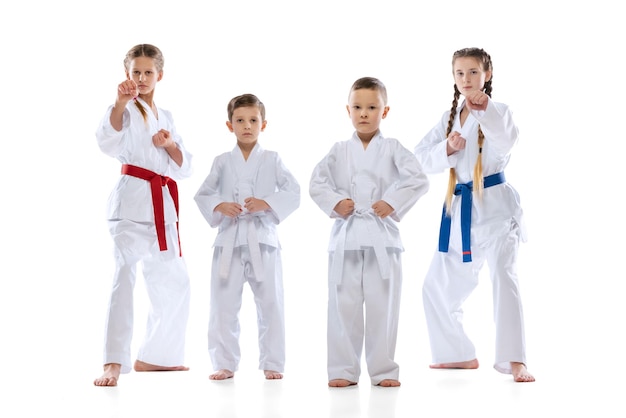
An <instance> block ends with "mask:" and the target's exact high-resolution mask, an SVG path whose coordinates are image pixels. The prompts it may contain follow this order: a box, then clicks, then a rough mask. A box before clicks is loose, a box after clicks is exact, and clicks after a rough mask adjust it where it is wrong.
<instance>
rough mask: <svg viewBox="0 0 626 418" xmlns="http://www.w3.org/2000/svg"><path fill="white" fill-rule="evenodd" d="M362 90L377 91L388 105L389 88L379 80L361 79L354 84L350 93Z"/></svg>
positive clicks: (371, 78) (372, 78)
mask: <svg viewBox="0 0 626 418" xmlns="http://www.w3.org/2000/svg"><path fill="white" fill-rule="evenodd" d="M360 89H368V90H376V91H378V92H379V93H380V95H381V96H382V98H383V103H385V105H386V104H387V87H385V85H384V84H383V82H382V81H380V80H379V79H377V78H374V77H362V78H359V79H358V80H357V81H355V82H354V83H353V84H352V87H351V88H350V93H352V92H353V91H355V90H360Z"/></svg>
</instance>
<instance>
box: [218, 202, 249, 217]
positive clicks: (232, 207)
mask: <svg viewBox="0 0 626 418" xmlns="http://www.w3.org/2000/svg"><path fill="white" fill-rule="evenodd" d="M213 212H219V213H221V214H222V215H224V216H228V217H229V218H235V217H237V216H239V214H240V213H241V212H242V209H241V205H240V204H239V203H235V202H222V203H220V204H219V205H217V206H216V207H215V209H213Z"/></svg>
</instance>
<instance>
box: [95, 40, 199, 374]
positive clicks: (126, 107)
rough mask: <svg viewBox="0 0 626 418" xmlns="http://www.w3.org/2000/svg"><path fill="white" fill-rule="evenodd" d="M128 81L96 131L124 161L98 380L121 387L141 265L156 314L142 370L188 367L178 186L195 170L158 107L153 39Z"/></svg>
mask: <svg viewBox="0 0 626 418" xmlns="http://www.w3.org/2000/svg"><path fill="white" fill-rule="evenodd" d="M124 66H125V68H126V77H127V79H126V80H125V81H123V82H122V83H120V84H119V85H118V88H117V99H116V101H115V104H114V105H112V106H110V107H109V109H108V110H107V112H106V114H105V116H104V118H103V119H102V122H101V123H100V126H99V128H98V130H97V132H96V139H97V141H98V145H99V146H100V149H101V150H102V151H103V152H104V153H105V154H107V155H109V156H111V157H114V158H117V159H118V160H119V161H120V162H121V163H122V176H121V177H120V179H119V181H118V183H117V186H116V187H115V189H114V190H113V192H112V193H111V195H110V197H109V207H108V212H107V213H108V223H109V230H110V232H111V236H112V238H113V242H114V246H115V247H114V255H115V261H116V269H115V277H114V281H113V286H112V291H111V300H110V304H109V311H108V315H107V319H106V330H105V348H104V373H103V374H102V376H101V377H99V378H97V379H96V380H95V381H94V384H95V385H96V386H116V385H117V380H118V378H119V375H120V373H128V372H129V371H130V370H131V360H130V357H131V355H130V346H131V339H132V333H133V320H134V317H133V289H134V286H135V273H136V265H137V263H139V262H141V263H142V271H143V276H144V278H145V283H146V289H147V291H148V296H149V297H150V304H151V309H150V315H149V317H148V325H147V329H146V336H145V340H144V342H143V344H142V346H141V349H140V351H139V354H138V355H137V360H136V361H135V364H134V368H135V370H136V371H169V370H187V367H185V366H183V365H182V364H183V359H184V351H185V333H186V327H187V317H188V314H189V277H188V274H187V267H186V265H185V262H184V259H183V258H182V254H181V251H180V243H179V238H178V188H177V185H176V182H175V181H174V178H176V179H182V178H186V177H189V176H190V175H191V154H189V153H188V152H187V151H186V150H185V148H184V147H183V143H182V139H181V138H180V136H179V135H178V134H177V133H176V129H175V127H174V122H173V119H172V114H171V113H170V112H168V111H166V110H163V109H160V108H157V107H156V105H155V104H154V102H153V98H154V88H155V86H156V83H157V82H158V81H160V80H161V78H162V76H163V55H162V54H161V51H160V50H159V49H158V48H157V47H155V46H153V45H148V44H142V45H137V46H135V47H133V48H132V49H131V50H130V51H129V52H128V54H127V55H126V59H125V60H124Z"/></svg>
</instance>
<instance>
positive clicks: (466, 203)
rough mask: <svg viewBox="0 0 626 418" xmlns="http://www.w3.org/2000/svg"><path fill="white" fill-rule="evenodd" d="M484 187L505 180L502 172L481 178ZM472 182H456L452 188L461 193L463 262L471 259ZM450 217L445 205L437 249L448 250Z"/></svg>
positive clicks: (456, 192)
mask: <svg viewBox="0 0 626 418" xmlns="http://www.w3.org/2000/svg"><path fill="white" fill-rule="evenodd" d="M483 181H484V183H483V184H484V186H483V187H484V188H485V189H486V188H487V187H491V186H495V185H496V184H501V183H504V182H505V181H506V179H505V178H504V173H503V172H500V173H496V174H492V175H490V176H487V177H485V178H484V179H483ZM473 183H474V182H472V181H470V182H469V183H465V184H457V185H456V187H455V188H454V194H455V195H456V196H458V195H461V240H462V241H463V262H464V263H467V262H470V261H472V250H471V246H470V229H471V226H472V186H473V185H474V184H473ZM451 222H452V218H451V217H450V216H448V214H447V213H446V207H445V205H444V207H443V214H442V215H441V227H440V229H439V251H441V252H443V253H447V252H448V246H449V245H450V224H451Z"/></svg>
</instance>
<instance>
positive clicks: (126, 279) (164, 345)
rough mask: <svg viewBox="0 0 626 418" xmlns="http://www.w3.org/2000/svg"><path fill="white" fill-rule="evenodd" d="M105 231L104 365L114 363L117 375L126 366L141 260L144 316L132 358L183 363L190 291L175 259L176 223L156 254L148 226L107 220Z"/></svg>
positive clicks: (182, 265)
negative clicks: (108, 248) (111, 261)
mask: <svg viewBox="0 0 626 418" xmlns="http://www.w3.org/2000/svg"><path fill="white" fill-rule="evenodd" d="M109 229H110V232H111V235H112V237H113V241H114V244H115V248H114V253H115V261H116V269H115V275H114V278H113V288H112V291H111V299H110V303H109V309H108V313H107V317H106V324H105V341H104V364H107V363H119V364H121V371H122V373H128V372H130V370H131V368H132V363H131V353H130V349H131V340H132V336H133V323H134V316H133V289H134V287H135V279H136V265H137V263H138V262H141V263H142V271H143V276H144V279H145V283H146V289H147V292H148V297H149V299H150V312H149V316H148V323H147V326H146V335H145V338H144V341H143V343H142V345H141V348H140V350H139V353H138V355H137V360H140V361H143V362H145V363H149V364H154V365H159V366H165V367H173V366H180V365H183V364H184V352H185V334H186V328H187V318H188V316H189V297H190V289H189V276H188V273H187V267H186V265H185V262H184V259H183V258H182V257H179V246H178V235H177V230H176V224H169V225H166V236H167V246H168V250H167V251H159V247H158V242H157V235H156V229H155V227H154V224H143V223H136V222H132V221H128V220H115V221H109Z"/></svg>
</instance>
